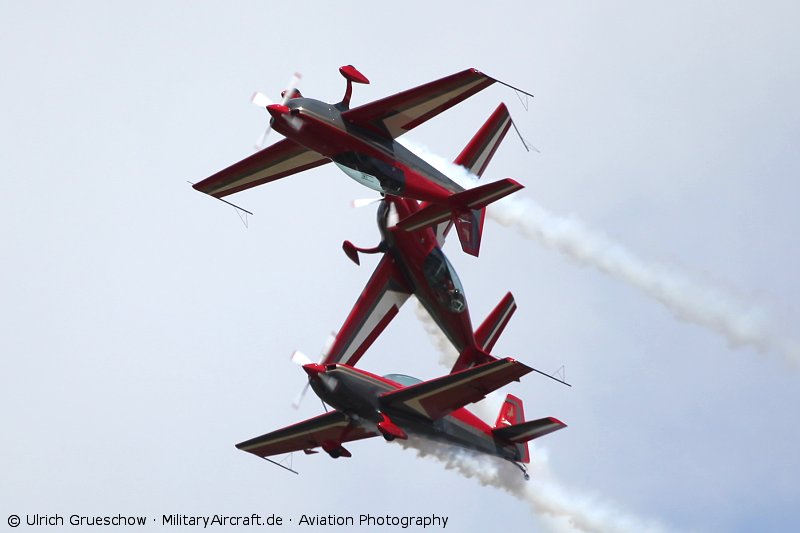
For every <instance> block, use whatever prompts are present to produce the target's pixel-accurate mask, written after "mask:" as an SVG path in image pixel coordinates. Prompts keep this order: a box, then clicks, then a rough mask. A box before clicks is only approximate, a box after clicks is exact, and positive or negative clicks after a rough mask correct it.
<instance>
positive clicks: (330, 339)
mask: <svg viewBox="0 0 800 533" xmlns="http://www.w3.org/2000/svg"><path fill="white" fill-rule="evenodd" d="M334 342H336V332H335V331H331V333H330V335H328V338H327V339H325V344H324V345H323V346H322V357H320V359H319V362H320V363H322V361H324V360H325V358H326V357H327V356H328V352H330V351H331V347H332V346H333V343H334Z"/></svg>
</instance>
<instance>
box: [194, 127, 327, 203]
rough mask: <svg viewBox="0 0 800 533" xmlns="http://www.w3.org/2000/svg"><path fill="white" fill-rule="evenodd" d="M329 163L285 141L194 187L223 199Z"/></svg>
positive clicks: (290, 141) (291, 142)
mask: <svg viewBox="0 0 800 533" xmlns="http://www.w3.org/2000/svg"><path fill="white" fill-rule="evenodd" d="M329 161H330V160H329V159H328V158H326V157H323V156H321V155H320V154H318V153H317V152H314V151H312V150H309V149H307V148H304V147H302V146H300V145H299V144H297V143H296V142H294V141H292V140H290V139H283V140H281V141H278V142H276V143H275V144H273V145H271V146H268V147H266V148H264V149H263V150H261V151H260V152H256V153H255V154H253V155H251V156H249V157H246V158H244V159H242V160H241V161H239V162H238V163H234V164H233V165H231V166H229V167H228V168H226V169H223V170H220V171H219V172H217V173H216V174H214V175H212V176H209V177H208V178H206V179H204V180H203V181H200V182H198V183H195V184H194V185H192V186H193V187H194V188H195V189H197V190H198V191H200V192H204V193H206V194H209V195H211V196H214V197H216V198H222V197H223V196H227V195H229V194H233V193H236V192H240V191H243V190H245V189H250V188H251V187H256V186H257V185H262V184H264V183H268V182H270V181H275V180H277V179H280V178H285V177H286V176H289V175H291V174H295V173H297V172H301V171H303V170H308V169H311V168H314V167H318V166H320V165H323V164H325V163H328V162H329Z"/></svg>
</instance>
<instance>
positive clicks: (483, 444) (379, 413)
mask: <svg viewBox="0 0 800 533" xmlns="http://www.w3.org/2000/svg"><path fill="white" fill-rule="evenodd" d="M304 369H305V370H306V372H307V373H308V375H309V382H310V384H311V388H312V389H313V390H314V392H315V393H316V394H317V396H319V397H320V399H322V401H324V402H325V403H326V404H328V405H330V406H332V407H334V408H335V409H337V410H339V411H341V412H342V413H344V414H345V415H347V416H348V418H350V419H351V420H352V421H353V422H355V423H356V424H358V425H360V426H361V427H363V428H364V429H367V430H369V431H373V432H378V433H381V431H380V430H379V429H377V424H378V423H380V422H381V421H382V420H385V419H386V418H388V419H390V420H391V422H392V423H394V424H395V425H397V426H399V427H400V428H401V429H402V430H403V431H405V433H407V434H408V435H409V436H417V437H423V438H427V439H430V440H434V441H438V442H443V443H446V444H451V445H456V446H460V447H462V448H467V449H470V450H475V451H479V452H482V453H486V454H490V455H494V456H496V457H500V458H502V459H507V460H509V461H519V460H520V459H521V457H520V456H519V452H518V451H517V448H516V447H515V446H513V445H512V444H509V443H503V442H500V441H498V440H497V439H495V437H494V436H493V435H492V428H491V427H490V426H489V425H488V424H486V423H485V422H484V421H483V420H481V419H480V418H478V417H477V416H475V415H474V414H472V413H471V412H470V411H468V410H467V409H465V408H463V407H462V408H460V409H456V410H454V411H453V412H451V413H450V414H448V415H446V416H444V417H442V418H439V419H437V420H434V421H430V420H428V419H426V418H425V417H423V416H413V415H411V414H409V413H407V412H402V411H397V410H393V409H391V408H388V407H387V406H385V405H383V404H382V402H381V395H382V394H384V393H387V392H390V391H394V390H397V389H401V388H403V385H402V384H400V383H397V382H396V381H393V380H391V379H388V377H381V376H377V375H375V374H372V373H369V372H366V371H364V370H361V369H357V368H353V367H350V366H348V365H342V364H331V365H325V366H321V365H314V364H311V365H306V366H305V367H304ZM384 437H387V436H386V434H384ZM387 440H392V439H391V438H390V437H387Z"/></svg>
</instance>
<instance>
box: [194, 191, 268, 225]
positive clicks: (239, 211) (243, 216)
mask: <svg viewBox="0 0 800 533" xmlns="http://www.w3.org/2000/svg"><path fill="white" fill-rule="evenodd" d="M186 183H188V184H189V185H191V186H192V187H194V183H192V182H191V181H189V180H186ZM209 196H211V195H209ZM211 197H212V198H216V199H217V200H219V201H220V202H225V203H226V204H228V205H229V206H231V207H233V208H234V209H236V214H237V215H239V220H241V221H242V224H244V227H245V228H249V227H250V226H248V225H247V223H248V221H247V215H250V216H253V212H252V211H248V210H247V209H245V208H244V207H239V206H238V205H236V204H234V203H233V202H229V201H228V200H226V199H224V198H219V197H217V196H211ZM242 213H244V214H242Z"/></svg>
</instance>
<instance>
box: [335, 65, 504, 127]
mask: <svg viewBox="0 0 800 533" xmlns="http://www.w3.org/2000/svg"><path fill="white" fill-rule="evenodd" d="M494 81H495V80H493V79H492V78H490V77H488V76H487V75H486V74H483V73H482V72H479V71H477V70H475V69H474V68H471V69H467V70H465V71H463V72H458V73H456V74H452V75H450V76H446V77H444V78H442V79H440V80H436V81H432V82H430V83H426V84H425V85H420V86H419V87H415V88H414V89H409V90H407V91H403V92H401V93H397V94H395V95H392V96H388V97H386V98H381V99H380V100H376V101H374V102H370V103H369V104H365V105H362V106H359V107H356V108H353V109H350V110H349V111H345V112H344V113H342V117H343V118H344V119H345V120H347V121H348V122H351V123H353V124H356V125H358V126H362V127H364V128H366V129H369V130H372V131H373V132H375V133H378V134H379V135H389V136H390V137H391V138H393V139H394V138H396V137H399V136H401V135H402V134H404V133H405V132H407V131H409V130H411V129H413V128H416V127H417V126H419V125H420V124H422V123H423V122H425V121H426V120H430V119H431V118H433V117H435V116H436V115H438V114H439V113H441V112H442V111H445V110H447V109H450V108H451V107H453V106H454V105H456V104H457V103H459V102H461V101H463V100H466V99H467V98H469V97H470V96H472V95H473V94H475V93H477V92H478V91H481V90H483V89H485V88H486V87H488V86H489V85H491V84H492V83H494Z"/></svg>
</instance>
